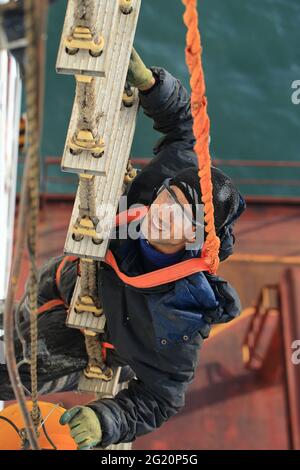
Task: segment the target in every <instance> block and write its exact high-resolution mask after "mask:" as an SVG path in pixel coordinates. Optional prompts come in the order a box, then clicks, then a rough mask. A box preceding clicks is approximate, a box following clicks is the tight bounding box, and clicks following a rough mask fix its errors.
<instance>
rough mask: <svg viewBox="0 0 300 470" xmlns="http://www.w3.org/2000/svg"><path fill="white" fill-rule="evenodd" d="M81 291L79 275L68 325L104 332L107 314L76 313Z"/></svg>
mask: <svg viewBox="0 0 300 470" xmlns="http://www.w3.org/2000/svg"><path fill="white" fill-rule="evenodd" d="M79 293H80V278H79V277H78V279H77V282H76V286H75V289H74V293H73V297H72V301H71V305H70V309H69V313H68V316H67V321H66V325H67V326H69V327H71V328H78V329H80V330H93V331H97V332H98V333H103V332H104V327H105V323H106V318H105V315H104V314H103V315H101V317H98V318H97V317H94V315H93V314H91V313H76V312H75V310H74V306H75V302H76V300H77V298H78V295H79Z"/></svg>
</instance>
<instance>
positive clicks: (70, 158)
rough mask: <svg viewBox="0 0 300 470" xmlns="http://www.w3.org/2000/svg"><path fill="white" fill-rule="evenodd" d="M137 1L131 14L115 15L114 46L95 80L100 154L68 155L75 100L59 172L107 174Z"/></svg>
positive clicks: (137, 0) (139, 0) (115, 133)
mask: <svg viewBox="0 0 300 470" xmlns="http://www.w3.org/2000/svg"><path fill="white" fill-rule="evenodd" d="M140 3H141V0H135V9H134V12H133V13H132V14H131V15H121V16H120V17H119V18H118V21H117V24H116V25H115V29H116V31H117V33H116V38H115V43H114V47H113V48H112V52H111V54H109V59H108V61H107V74H106V78H104V79H100V78H97V79H95V88H96V91H95V95H96V96H95V103H96V104H95V114H97V115H99V116H100V119H99V124H98V128H97V134H98V135H99V137H100V138H101V139H103V140H104V145H105V151H104V155H103V157H101V158H94V157H93V156H92V155H91V153H90V152H88V151H82V153H81V154H80V155H76V156H74V155H72V154H71V152H70V146H69V142H70V140H71V139H72V137H73V135H74V133H75V130H76V125H77V121H78V115H79V111H80V110H79V108H78V104H77V101H76V99H75V102H74V106H73V111H72V115H71V120H70V126H69V130H68V134H67V139H66V143H65V148H64V153H63V158H62V165H61V168H62V170H63V171H67V172H72V173H84V172H87V173H91V174H95V175H106V174H107V171H108V167H109V161H110V159H111V158H112V155H113V148H114V141H115V138H116V135H117V133H118V128H119V114H120V110H121V109H123V108H124V105H123V104H122V98H123V93H124V87H125V82H126V76H127V71H128V65H129V60H130V53H131V50H132V45H133V39H134V33H135V28H136V23H137V19H138V14H139V9H140Z"/></svg>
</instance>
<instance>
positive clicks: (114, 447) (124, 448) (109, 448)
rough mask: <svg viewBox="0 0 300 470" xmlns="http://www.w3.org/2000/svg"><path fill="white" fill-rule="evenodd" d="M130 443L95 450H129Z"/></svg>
mask: <svg viewBox="0 0 300 470" xmlns="http://www.w3.org/2000/svg"><path fill="white" fill-rule="evenodd" d="M131 449H132V442H124V443H122V442H121V443H120V444H112V445H111V446H108V447H95V450H131Z"/></svg>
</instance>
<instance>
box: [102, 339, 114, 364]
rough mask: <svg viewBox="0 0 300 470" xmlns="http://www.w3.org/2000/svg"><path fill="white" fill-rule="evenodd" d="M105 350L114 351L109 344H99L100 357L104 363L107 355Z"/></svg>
mask: <svg viewBox="0 0 300 470" xmlns="http://www.w3.org/2000/svg"><path fill="white" fill-rule="evenodd" d="M107 349H115V347H114V346H113V345H112V344H110V343H105V342H103V343H101V356H102V359H103V361H104V362H105V361H106V357H107V354H106V350H107Z"/></svg>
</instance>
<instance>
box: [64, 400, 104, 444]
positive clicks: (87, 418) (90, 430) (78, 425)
mask: <svg viewBox="0 0 300 470" xmlns="http://www.w3.org/2000/svg"><path fill="white" fill-rule="evenodd" d="M59 422H60V424H62V425H65V424H68V425H69V427H70V430H71V436H72V437H73V439H74V441H75V442H76V444H77V445H78V449H79V450H88V449H90V448H91V447H95V446H96V445H97V444H99V442H101V439H102V430H101V425H100V421H99V419H98V417H97V415H96V413H95V412H94V411H93V410H92V409H91V408H88V407H86V406H75V407H74V408H71V409H70V410H68V411H66V412H65V413H64V414H63V415H62V416H61V418H60V420H59Z"/></svg>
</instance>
